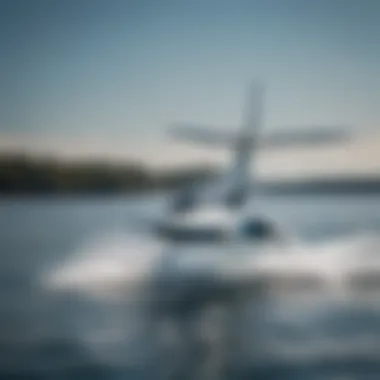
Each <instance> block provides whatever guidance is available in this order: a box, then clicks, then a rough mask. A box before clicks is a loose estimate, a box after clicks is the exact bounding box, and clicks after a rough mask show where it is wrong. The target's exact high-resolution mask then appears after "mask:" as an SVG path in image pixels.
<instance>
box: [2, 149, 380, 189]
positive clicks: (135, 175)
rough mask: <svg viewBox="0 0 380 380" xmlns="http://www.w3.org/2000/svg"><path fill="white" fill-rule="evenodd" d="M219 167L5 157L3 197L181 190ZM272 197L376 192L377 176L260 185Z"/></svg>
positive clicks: (209, 176)
mask: <svg viewBox="0 0 380 380" xmlns="http://www.w3.org/2000/svg"><path fill="white" fill-rule="evenodd" d="M216 174H217V170H216V168H210V167H194V168H187V169H181V170H168V171H167V172H154V171H152V170H149V169H147V168H145V167H143V166H142V165H138V164H134V163H124V164H111V163H107V162H102V161H99V162H93V161H91V162H63V161H57V160H52V159H49V158H35V157H31V156H26V155H23V154H2V155H0V194H1V195H57V196H58V195H92V194H99V195H100V194H104V195H111V194H128V193H129V194H130V193H141V192H150V191H155V190H165V189H176V188H179V187H183V186H186V185H189V184H192V183H194V182H195V181H203V180H207V179H212V178H214V177H215V176H216ZM257 186H259V188H260V191H262V192H264V193H267V194H272V195H283V194H284V195H296V194H297V195H299V194H305V195H306V194H371V193H373V194H376V193H380V175H379V176H378V177H360V178H359V177H356V178H347V177H345V178H337V177H336V178H309V179H304V180H303V179H297V180H290V179H286V180H285V179H283V180H279V181H276V180H270V181H262V182H259V183H258V185H257Z"/></svg>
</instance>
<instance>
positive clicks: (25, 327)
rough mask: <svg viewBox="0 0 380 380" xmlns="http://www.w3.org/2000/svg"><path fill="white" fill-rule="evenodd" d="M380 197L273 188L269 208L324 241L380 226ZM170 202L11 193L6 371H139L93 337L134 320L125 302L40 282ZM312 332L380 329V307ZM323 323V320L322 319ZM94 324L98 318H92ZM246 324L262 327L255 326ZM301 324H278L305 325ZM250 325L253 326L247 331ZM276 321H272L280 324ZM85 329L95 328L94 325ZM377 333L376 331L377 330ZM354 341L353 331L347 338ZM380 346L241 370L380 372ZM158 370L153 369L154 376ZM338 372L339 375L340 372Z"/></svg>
mask: <svg viewBox="0 0 380 380" xmlns="http://www.w3.org/2000/svg"><path fill="white" fill-rule="evenodd" d="M379 200H380V197H376V196H372V197H340V198H339V197H289V198H281V197H272V198H267V199H264V198H263V199H262V202H261V203H262V205H263V208H264V209H265V210H267V212H268V213H270V214H271V215H272V216H274V217H276V218H278V219H280V220H281V221H282V222H283V223H285V224H286V225H287V226H288V227H289V228H291V229H292V230H294V231H295V232H296V233H297V234H299V235H300V236H302V238H304V239H306V240H309V241H310V242H319V241H322V240H329V239H331V238H337V237H340V238H342V239H343V238H345V237H347V236H352V235H354V234H360V233H368V232H373V233H375V234H376V233H379V231H380V202H379ZM161 207H162V202H161V200H160V199H153V198H147V199H143V198H135V199H132V198H110V199H105V198H92V199H90V198H89V199H79V198H78V199H61V200H54V199H40V200H33V199H3V200H1V201H0V295H1V298H0V300H1V304H0V377H1V378H17V379H21V378H22V379H24V378H25V379H31V378H35V379H50V378H54V379H55V378H56V379H83V378H88V379H98V378H101V379H115V378H117V379H119V378H131V379H134V378H138V376H139V372H138V371H137V372H136V369H132V367H131V366H128V365H127V363H123V351H122V347H123V345H122V344H118V345H116V346H115V347H109V346H107V347H106V349H105V348H104V347H102V346H99V345H96V344H92V343H91V341H89V338H88V337H89V335H88V334H87V333H89V331H90V332H91V333H94V331H95V330H96V329H97V328H98V329H99V328H101V327H104V326H105V325H106V326H107V328H112V327H115V329H116V331H117V334H119V336H120V337H122V336H123V328H124V327H125V328H126V329H127V328H128V326H126V325H127V319H124V316H125V308H124V307H123V305H115V304H109V305H107V304H104V303H103V304H99V305H96V304H95V303H94V302H93V301H89V300H86V299H85V298H83V297H81V296H79V295H78V296H75V295H70V296H63V295H60V296H58V295H53V294H51V293H49V292H48V291H46V289H44V288H42V287H41V285H40V283H39V282H38V280H37V279H38V278H39V275H40V273H41V271H43V270H46V269H47V268H49V267H51V266H54V265H57V264H59V262H61V261H62V260H63V259H64V258H66V257H69V256H70V255H72V254H73V253H74V252H75V251H76V250H77V249H78V247H80V246H81V245H82V244H83V243H85V242H88V241H92V240H94V239H96V238H99V236H102V235H107V234H111V233H119V232H121V231H132V230H133V229H135V228H140V229H141V228H143V227H144V222H143V221H144V220H145V218H146V217H148V216H149V215H154V214H156V213H157V212H158V210H159V209H160V208H161ZM323 323H324V325H323V329H322V330H321V326H320V325H319V326H318V328H319V330H318V329H316V330H315V331H317V333H316V334H314V336H310V337H309V338H308V340H309V341H312V340H314V341H318V339H320V338H321V334H322V333H321V332H318V331H323V334H325V335H327V336H338V335H339V339H345V337H348V338H350V339H351V338H352V337H350V334H351V335H352V331H353V329H354V328H355V329H357V330H360V331H362V330H363V329H366V331H367V332H366V333H367V334H369V335H371V334H372V336H374V337H375V338H376V337H378V338H380V314H377V313H375V312H373V311H365V312H364V311H363V310H355V308H354V307H353V308H347V309H345V310H337V311H336V315H335V316H330V317H329V318H327V319H326V320H325V322H323ZM319 324H321V322H320V321H319ZM90 327H91V328H90ZM247 329H248V330H249V331H250V329H252V331H254V326H251V327H250V326H248V327H247ZM299 329H300V327H299V326H297V325H295V326H287V327H285V328H282V329H281V328H280V327H279V328H278V334H285V335H288V336H292V335H297V334H299V331H298V330H299ZM249 331H248V332H249ZM272 331H273V330H272ZM86 334H87V335H86ZM376 334H377V335H376ZM379 341H380V339H379ZM347 342H351V343H347V344H346V345H347V346H349V345H353V342H354V340H353V339H351V340H349V339H348V340H347ZM378 357H379V356H377V358H376V356H371V355H369V354H368V350H367V353H366V354H361V355H356V354H355V351H354V350H351V351H350V350H347V353H346V354H345V353H344V352H343V353H342V352H341V351H340V355H339V357H337V356H334V355H332V354H331V355H330V356H329V355H327V356H326V355H320V354H318V355H315V356H314V357H313V355H311V356H310V357H309V358H308V359H307V360H302V361H300V362H297V363H295V362H292V360H282V359H281V360H280V359H278V360H275V359H273V360H272V362H271V363H269V364H268V363H267V362H265V361H263V362H261V363H256V364H255V366H252V367H251V368H241V369H240V373H239V375H237V374H236V373H235V374H234V378H237V377H239V376H240V377H241V378H242V379H243V378H253V377H254V376H255V377H254V378H262V379H287V378H289V379H331V378H338V376H342V378H346V377H344V376H348V375H349V376H351V377H348V378H354V379H378V378H380V363H378V361H379V359H378ZM151 378H154V376H152V377H151ZM339 378H340V377H339Z"/></svg>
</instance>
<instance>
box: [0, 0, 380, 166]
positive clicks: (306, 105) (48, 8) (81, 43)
mask: <svg viewBox="0 0 380 380" xmlns="http://www.w3.org/2000/svg"><path fill="white" fill-rule="evenodd" d="M0 25H1V26H0V32H1V33H0V36H1V37H0V47H1V51H2V59H1V61H0V148H4V147H8V148H9V147H16V148H17V147H20V146H22V147H23V148H25V149H26V148H27V147H31V146H33V147H36V146H37V150H38V149H41V150H43V149H45V150H48V151H49V149H50V152H56V153H57V152H60V153H67V154H69V155H70V154H72V155H75V154H79V153H83V152H84V151H85V152H88V154H91V152H92V151H93V152H95V151H96V152H103V153H102V154H104V155H108V156H109V157H112V155H113V154H115V155H120V154H121V152H124V153H128V150H130V151H132V150H133V149H134V150H136V144H140V145H141V149H139V151H140V154H142V155H145V154H147V153H146V152H147V149H148V148H147V147H149V146H152V144H153V145H154V144H155V141H157V144H158V141H159V140H160V139H162V135H163V133H164V131H165V129H166V127H167V125H168V124H169V123H171V122H173V121H186V122H195V123H201V124H207V125H215V126H216V127H224V126H225V127H234V126H235V127H236V126H238V125H239V123H241V119H242V115H241V111H242V105H243V103H242V102H243V99H244V91H245V89H246V86H247V84H248V83H249V81H250V80H252V79H259V80H260V81H262V82H263V83H264V84H265V87H266V98H265V118H264V124H265V127H266V128H268V129H270V128H279V127H286V126H292V127H293V126H300V128H301V127H303V126H309V125H310V126H314V125H339V126H340V125H343V126H347V127H348V128H353V129H355V130H356V131H360V130H362V129H367V128H372V129H373V130H375V131H376V130H378V129H379V126H380V107H378V104H380V75H378V74H379V69H378V68H379V67H380V43H379V37H378V36H380V3H379V2H378V1H377V0H355V1H354V0H313V1H309V0H249V1H248V0H245V1H243V0H229V1H226V0H218V1H217V0H187V1H184V0H177V1H175V0H171V1H169V0H139V1H138V0H124V1H122V0H102V1H101V0H65V1H64V0H55V1H50V0H34V1H28V0H7V1H5V0H1V1H0ZM1 140H2V141H3V142H2V143H1ZM52 141H53V142H54V143H52ZM379 141H380V140H379ZM33 144H34V145H33ZM49 144H50V145H49ZM160 144H161V145H160V150H161V151H162V146H165V145H162V144H163V143H162V142H161V143H160ZM157 146H158V145H157ZM144 149H145V151H144ZM164 150H165V149H164ZM164 153H165V152H163V154H164ZM178 154H180V153H177V155H178ZM150 158H151V159H152V160H154V159H155V155H153V154H151V155H150Z"/></svg>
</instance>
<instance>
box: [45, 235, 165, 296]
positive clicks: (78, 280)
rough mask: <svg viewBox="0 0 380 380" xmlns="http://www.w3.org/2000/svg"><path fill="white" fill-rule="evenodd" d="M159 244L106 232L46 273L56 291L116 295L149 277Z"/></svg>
mask: <svg viewBox="0 0 380 380" xmlns="http://www.w3.org/2000/svg"><path fill="white" fill-rule="evenodd" d="M160 252H161V247H160V244H158V243H157V242H155V243H154V244H153V243H152V242H149V241H147V240H146V239H143V238H142V237H140V236H137V235H126V234H123V233H120V234H112V235H108V234H105V235H103V236H100V237H98V238H95V239H92V240H90V241H88V242H85V243H84V244H83V245H82V246H81V247H79V249H78V250H76V251H75V252H74V253H72V254H71V255H70V256H69V257H67V259H66V260H64V261H63V262H62V263H60V264H59V265H58V266H57V267H55V268H53V269H51V270H49V271H47V272H45V273H43V275H42V283H43V285H44V286H45V287H46V288H48V289H49V290H53V291H77V292H82V293H87V294H89V295H92V296H116V295H123V294H124V293H125V292H128V291H132V290H133V289H136V287H137V286H143V284H144V283H145V282H146V281H147V279H148V278H149V274H150V271H151V270H152V268H153V262H154V261H155V260H156V258H157V257H158V254H159V253H160Z"/></svg>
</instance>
